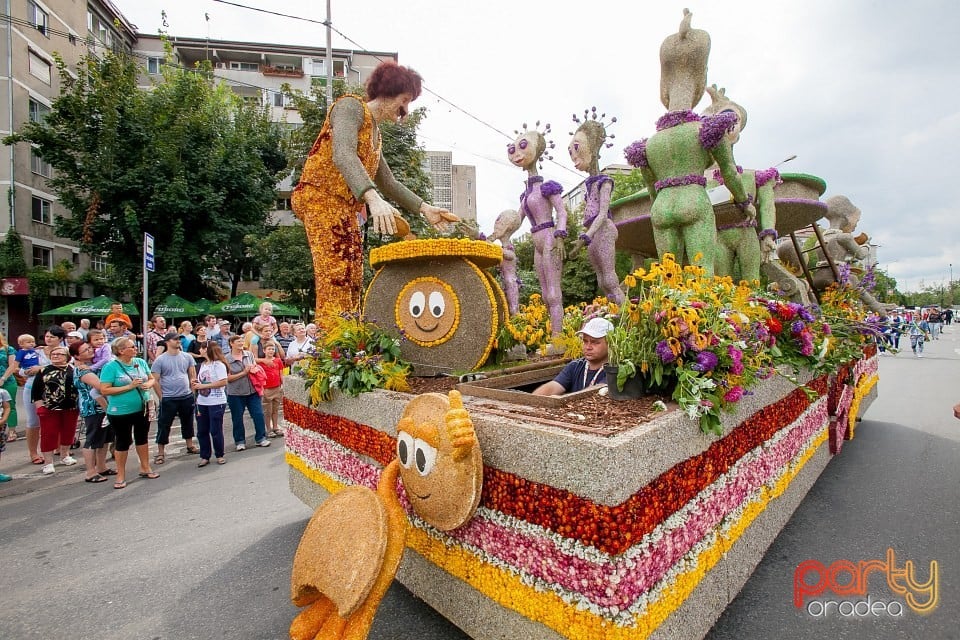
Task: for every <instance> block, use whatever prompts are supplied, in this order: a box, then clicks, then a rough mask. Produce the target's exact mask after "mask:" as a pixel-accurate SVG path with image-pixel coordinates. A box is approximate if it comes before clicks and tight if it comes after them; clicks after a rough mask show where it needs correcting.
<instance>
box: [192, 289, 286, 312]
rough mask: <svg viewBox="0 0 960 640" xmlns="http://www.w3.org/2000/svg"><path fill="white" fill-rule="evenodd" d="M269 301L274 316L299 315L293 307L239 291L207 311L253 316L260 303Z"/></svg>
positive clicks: (258, 310) (257, 310)
mask: <svg viewBox="0 0 960 640" xmlns="http://www.w3.org/2000/svg"><path fill="white" fill-rule="evenodd" d="M262 302H269V303H270V304H272V305H273V315H275V316H297V317H299V316H300V312H299V311H298V310H297V309H294V308H293V307H288V306H287V305H285V304H282V303H280V302H276V301H274V300H263V299H261V298H258V297H257V296H255V295H253V294H252V293H241V294H240V295H238V296H237V297H236V298H231V299H229V300H225V301H223V302H220V303H218V304H215V305H213V306H212V307H210V308H209V309H207V311H208V312H209V313H215V314H217V315H218V316H219V315H231V316H250V317H252V316H255V315H257V314H258V313H259V312H260V304H261V303H262Z"/></svg>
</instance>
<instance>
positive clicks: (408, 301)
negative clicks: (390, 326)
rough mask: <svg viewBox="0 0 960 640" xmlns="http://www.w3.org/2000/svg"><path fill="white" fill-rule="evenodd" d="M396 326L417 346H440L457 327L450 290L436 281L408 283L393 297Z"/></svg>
mask: <svg viewBox="0 0 960 640" xmlns="http://www.w3.org/2000/svg"><path fill="white" fill-rule="evenodd" d="M396 322H397V326H398V327H400V328H401V329H403V331H404V332H405V333H406V336H407V338H409V339H410V340H412V341H413V342H415V343H417V344H419V345H421V346H436V345H439V344H443V343H444V342H446V341H447V340H449V339H450V338H452V337H453V334H454V333H456V330H457V326H458V325H459V324H460V300H459V298H458V297H457V294H456V293H454V291H453V287H451V286H450V285H449V284H447V283H446V282H443V281H442V280H440V279H438V278H434V277H423V278H417V279H415V280H411V281H410V282H408V283H407V284H406V285H405V286H404V287H403V289H402V290H401V291H400V295H399V296H397V306H396Z"/></svg>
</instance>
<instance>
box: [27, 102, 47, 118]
mask: <svg viewBox="0 0 960 640" xmlns="http://www.w3.org/2000/svg"><path fill="white" fill-rule="evenodd" d="M29 110H30V122H43V121H44V120H45V119H46V117H47V114H49V113H50V107H48V106H47V105H45V104H43V103H42V102H37V101H36V100H34V99H33V98H30V107H29Z"/></svg>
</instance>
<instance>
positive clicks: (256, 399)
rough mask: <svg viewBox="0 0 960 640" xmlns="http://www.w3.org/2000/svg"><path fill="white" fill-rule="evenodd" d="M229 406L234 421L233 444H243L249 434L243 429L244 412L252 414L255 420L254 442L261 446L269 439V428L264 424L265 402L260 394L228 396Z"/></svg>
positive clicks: (251, 416)
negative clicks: (245, 410)
mask: <svg viewBox="0 0 960 640" xmlns="http://www.w3.org/2000/svg"><path fill="white" fill-rule="evenodd" d="M227 406H229V407H230V419H231V420H233V442H234V444H243V442H244V440H246V439H247V434H246V432H245V431H244V429H243V410H244V408H246V409H247V410H248V411H249V412H250V418H251V419H252V420H253V430H254V440H255V441H256V442H257V444H260V443H261V442H263V441H264V440H266V439H267V427H266V425H264V423H263V402H262V401H261V400H260V394H259V393H251V394H250V395H248V396H231V395H230V394H227Z"/></svg>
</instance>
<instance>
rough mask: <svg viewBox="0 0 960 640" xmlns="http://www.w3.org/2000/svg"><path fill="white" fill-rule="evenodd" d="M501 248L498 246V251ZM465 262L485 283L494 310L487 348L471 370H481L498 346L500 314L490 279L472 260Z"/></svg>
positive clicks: (488, 298)
mask: <svg viewBox="0 0 960 640" xmlns="http://www.w3.org/2000/svg"><path fill="white" fill-rule="evenodd" d="M483 244H487V243H483ZM499 248H500V247H499V246H498V247H497V249H499ZM465 262H466V263H467V266H468V267H470V268H471V269H473V270H474V271H475V272H476V274H477V277H478V278H479V279H480V282H482V283H483V288H484V289H486V290H487V300H489V301H490V307H491V308H492V309H493V317H492V318H491V319H490V335H489V336H488V337H487V346H486V347H485V348H484V349H483V354H482V355H481V356H480V359H479V360H477V364H475V365H473V367H471V369H479V368H480V367H482V366H483V363H485V362H486V361H487V358H489V357H490V352H491V351H493V348H494V347H495V346H496V344H497V334H499V333H500V313H499V312H498V310H497V297H496V296H495V295H494V294H493V287H491V286H490V278H488V277H487V276H486V275H484V273H483V271H481V270H480V267H478V266H477V265H475V264H474V263H473V262H471V261H470V260H466V261H465Z"/></svg>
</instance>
